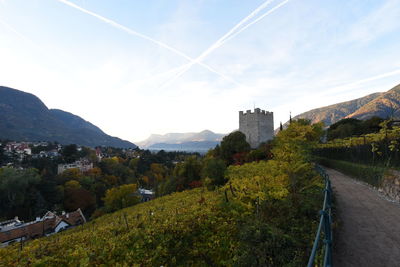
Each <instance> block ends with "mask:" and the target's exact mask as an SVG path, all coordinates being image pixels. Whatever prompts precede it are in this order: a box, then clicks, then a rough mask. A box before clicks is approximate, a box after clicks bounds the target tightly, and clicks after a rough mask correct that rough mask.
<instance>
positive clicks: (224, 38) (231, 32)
mask: <svg viewBox="0 0 400 267" xmlns="http://www.w3.org/2000/svg"><path fill="white" fill-rule="evenodd" d="M272 1H273V0H268V1H266V2H264V3H263V4H262V5H261V6H259V7H258V8H257V9H255V10H254V11H253V12H252V13H250V15H248V16H247V17H245V18H244V19H242V20H241V21H240V22H239V23H238V24H236V25H235V27H233V28H232V29H231V30H229V31H228V32H227V33H226V34H224V35H223V36H222V37H221V38H219V39H218V40H217V41H216V42H215V43H214V44H213V45H211V46H210V47H209V48H207V49H206V50H205V51H204V52H203V53H201V54H200V56H198V57H197V58H195V59H194V60H193V61H191V62H190V63H189V64H188V66H187V67H186V68H184V69H183V70H182V71H180V72H178V73H177V74H176V75H175V76H174V77H172V78H171V79H170V80H168V81H167V82H166V83H164V84H163V85H162V86H161V88H164V87H167V86H169V85H170V84H171V83H173V82H174V81H175V80H176V79H178V78H179V77H180V76H182V75H183V74H184V73H185V72H187V71H188V70H189V69H190V68H191V67H192V66H193V65H194V64H196V63H200V62H201V60H203V59H204V58H205V57H206V56H208V55H209V54H210V53H211V52H213V51H214V50H215V49H217V48H219V47H220V46H221V45H223V44H224V43H225V42H227V41H228V40H230V39H231V38H233V37H234V36H236V35H237V34H239V33H240V32H242V31H243V30H245V29H246V28H248V27H249V26H251V25H253V24H254V23H256V22H258V21H260V20H261V19H263V18H264V17H266V16H268V15H269V14H271V13H272V12H274V11H275V10H277V9H278V8H280V7H282V6H283V5H285V4H286V3H287V2H289V0H285V1H284V2H282V3H280V4H279V5H277V6H275V7H273V8H272V9H270V10H268V11H267V12H266V13H265V14H263V15H262V16H260V17H259V18H257V19H256V20H254V21H252V22H250V23H249V24H247V25H245V26H243V24H245V23H246V22H247V21H248V20H250V19H251V18H252V17H254V16H255V15H256V14H257V13H259V12H260V11H261V10H263V9H265V8H266V7H267V6H268V5H269V4H270V3H271V2H272ZM242 26H243V27H242ZM240 27H242V28H240ZM239 28H240V29H239ZM237 29H239V30H238V31H236V30H237ZM235 31H236V32H235Z"/></svg>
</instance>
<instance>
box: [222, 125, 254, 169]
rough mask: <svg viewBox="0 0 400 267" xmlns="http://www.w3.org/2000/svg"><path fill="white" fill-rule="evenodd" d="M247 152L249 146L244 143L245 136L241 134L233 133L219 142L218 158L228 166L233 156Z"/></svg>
mask: <svg viewBox="0 0 400 267" xmlns="http://www.w3.org/2000/svg"><path fill="white" fill-rule="evenodd" d="M249 151H250V145H249V143H247V142H246V136H245V135H244V133H242V132H239V131H236V132H233V133H231V134H229V135H227V136H225V137H224V138H223V139H222V141H221V146H220V156H221V158H222V159H223V160H225V161H226V162H227V163H228V164H232V163H233V155H235V154H237V153H243V152H249Z"/></svg>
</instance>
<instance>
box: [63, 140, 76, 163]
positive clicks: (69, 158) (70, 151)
mask: <svg viewBox="0 0 400 267" xmlns="http://www.w3.org/2000/svg"><path fill="white" fill-rule="evenodd" d="M61 154H62V156H63V158H64V160H65V162H67V163H72V162H74V161H76V160H78V159H79V156H78V148H77V146H76V145H75V144H71V145H67V146H64V148H63V150H62V152H61Z"/></svg>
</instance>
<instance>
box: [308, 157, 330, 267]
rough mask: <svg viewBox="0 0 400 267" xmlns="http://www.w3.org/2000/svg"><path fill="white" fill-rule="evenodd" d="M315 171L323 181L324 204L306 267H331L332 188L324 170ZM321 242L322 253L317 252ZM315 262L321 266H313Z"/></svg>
mask: <svg viewBox="0 0 400 267" xmlns="http://www.w3.org/2000/svg"><path fill="white" fill-rule="evenodd" d="M316 169H317V171H318V172H319V173H320V174H321V176H322V177H323V178H324V180H325V189H324V204H323V206H322V210H321V211H320V221H319V226H318V230H317V233H316V235H315V239H314V245H313V248H312V251H311V255H310V258H309V260H308V264H307V267H313V266H324V267H332V212H331V206H332V188H331V181H330V180H329V176H328V174H327V173H326V172H325V170H324V169H323V168H322V167H321V166H319V165H317V167H316ZM321 239H322V240H323V246H321V248H323V250H322V251H320V252H319V248H320V246H319V243H320V240H321ZM316 260H321V261H322V265H319V264H318V265H315V264H316Z"/></svg>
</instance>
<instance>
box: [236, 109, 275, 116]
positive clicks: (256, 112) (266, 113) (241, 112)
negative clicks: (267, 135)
mask: <svg viewBox="0 0 400 267" xmlns="http://www.w3.org/2000/svg"><path fill="white" fill-rule="evenodd" d="M252 114H265V115H273V114H274V113H273V112H271V111H266V110H263V109H260V108H255V109H254V112H252V111H251V109H248V110H246V112H244V111H239V116H243V115H252Z"/></svg>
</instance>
